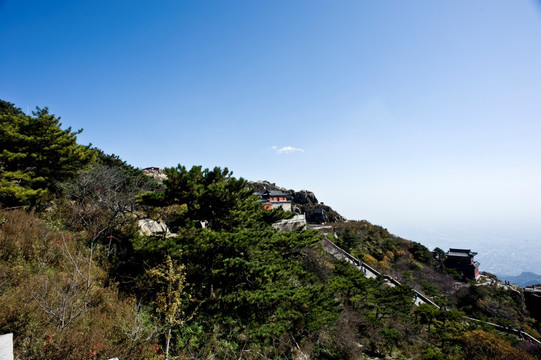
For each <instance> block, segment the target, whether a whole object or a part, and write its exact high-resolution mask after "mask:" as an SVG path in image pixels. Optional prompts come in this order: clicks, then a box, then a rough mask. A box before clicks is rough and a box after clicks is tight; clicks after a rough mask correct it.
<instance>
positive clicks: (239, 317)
mask: <svg viewBox="0 0 541 360" xmlns="http://www.w3.org/2000/svg"><path fill="white" fill-rule="evenodd" d="M0 126H1V128H0V135H1V137H0V140H1V141H2V143H1V144H2V148H1V150H2V153H1V154H0V171H1V173H0V200H1V202H2V203H1V206H2V207H0V302H1V303H2V307H1V308H0V333H6V332H13V333H14V336H15V351H16V357H17V358H21V359H44V358H46V359H109V358H114V357H118V358H120V359H160V358H164V357H165V358H170V359H188V358H191V359H193V358H197V359H215V358H220V359H269V358H273V359H301V358H302V359H309V358H313V359H360V358H363V357H364V356H366V355H368V356H371V357H380V358H383V357H390V358H408V359H409V358H412V359H462V358H479V359H488V358H491V359H492V358H496V359H497V358H502V359H503V358H510V359H514V358H516V359H519V358H520V359H529V358H530V357H529V356H530V355H529V354H533V355H534V356H538V355H539V353H540V352H541V350H540V349H539V347H536V345H535V344H525V343H522V344H519V342H518V340H517V339H516V337H515V338H513V337H512V336H504V335H502V334H499V333H497V332H495V330H494V329H493V327H491V326H488V325H483V323H482V322H474V321H471V320H469V319H468V318H465V317H464V314H467V315H470V316H476V317H479V318H481V319H483V320H490V321H493V322H497V323H499V324H501V325H503V326H504V327H516V328H518V329H521V330H526V331H528V332H530V333H532V334H534V335H539V334H538V333H537V332H536V330H537V329H539V324H538V323H537V322H536V320H535V319H532V318H531V317H529V314H528V312H527V310H526V308H525V306H524V303H523V300H522V297H521V294H520V292H519V291H516V290H513V289H504V288H500V287H495V286H494V287H492V286H478V285H477V284H475V285H473V284H472V285H471V286H467V285H461V286H458V287H459V288H460V289H459V290H456V288H455V287H457V284H456V283H453V280H452V278H451V277H450V276H449V274H448V270H447V269H445V267H444V265H443V256H444V253H443V251H441V249H440V250H439V251H436V252H435V253H436V255H437V256H436V259H435V260H434V259H433V257H432V256H433V254H432V253H431V252H430V251H429V250H428V249H427V248H426V247H424V246H423V245H421V244H418V243H413V242H411V241H407V240H405V239H401V238H399V237H396V236H394V235H392V234H390V233H389V232H388V231H387V230H386V229H384V228H382V227H380V226H375V225H372V224H370V223H369V222H367V221H358V222H337V223H334V224H333V229H332V230H325V231H329V233H328V234H326V235H322V234H318V233H316V232H314V231H309V230H297V231H291V232H280V231H278V230H276V229H274V228H273V227H272V226H271V225H272V224H273V223H274V222H276V221H277V220H280V219H284V218H287V217H288V216H291V215H292V214H290V213H289V214H288V213H285V212H284V211H282V210H281V209H278V210H273V211H268V210H265V209H264V208H263V206H262V204H261V203H260V202H259V201H258V199H257V198H256V197H255V196H254V195H253V193H252V190H249V189H248V187H247V182H246V180H244V179H242V178H235V177H234V176H233V175H232V173H231V172H230V171H229V170H228V169H227V168H226V169H222V168H219V167H215V168H214V169H212V170H210V169H203V168H202V167H200V166H194V167H192V168H191V169H189V170H188V169H187V168H186V167H184V166H181V165H179V166H177V167H175V168H168V169H165V174H166V175H167V179H166V180H164V182H163V184H158V183H156V182H155V181H154V180H153V179H152V178H150V177H146V176H144V175H143V174H142V172H141V171H140V170H139V169H136V168H134V167H133V166H130V165H129V164H127V163H125V162H124V161H122V160H121V159H120V158H119V157H118V156H115V155H107V154H105V153H104V152H103V151H101V150H99V149H89V148H87V147H84V146H80V145H78V144H77V143H76V135H77V134H78V132H72V131H71V129H69V128H68V129H67V130H62V129H61V124H60V123H59V118H56V117H55V116H54V115H50V114H49V113H48V111H47V109H43V110H41V109H38V110H37V111H36V112H35V113H34V115H33V116H27V115H25V114H24V113H23V112H22V111H21V110H20V109H18V108H16V107H15V106H14V105H13V104H10V103H8V102H4V101H0ZM38 135H39V136H38ZM53 196H56V197H54V201H48V200H50V199H53ZM45 204H46V205H47V210H46V211H42V212H31V208H33V209H34V210H35V211H40V210H42V209H43V208H44V206H40V205H45ZM20 205H28V206H26V209H25V210H23V209H11V208H12V207H15V206H17V207H21V206H20ZM8 208H10V209H8ZM149 218H150V219H153V220H156V221H161V222H162V223H163V224H166V225H168V226H169V229H170V230H171V231H170V232H166V231H161V232H156V233H154V234H153V235H149V236H145V235H142V233H140V232H139V231H138V228H137V223H138V220H141V219H144V220H149ZM322 236H327V237H328V239H331V240H332V241H335V242H336V243H337V244H338V245H340V246H342V247H344V248H346V250H348V251H350V252H351V253H352V254H353V255H354V256H356V257H359V258H361V259H362V260H363V261H365V262H366V263H368V264H369V265H371V266H373V267H375V268H377V269H378V270H380V271H381V272H382V273H385V274H389V275H391V276H393V277H395V278H398V279H399V281H400V282H401V283H402V285H397V283H395V282H390V281H388V279H389V277H384V276H379V277H377V278H372V279H369V278H367V277H365V276H364V274H363V273H362V272H361V271H359V270H358V269H357V268H356V267H354V266H353V265H352V264H350V263H347V262H345V261H338V260H335V259H334V258H333V257H332V256H330V255H329V254H327V253H326V252H325V251H324V250H323V247H322V246H321V245H320V244H321V243H320V241H319V240H320V239H321V238H322ZM395 285H396V286H395ZM413 288H415V289H418V290H422V291H423V292H425V293H426V294H427V295H430V296H432V297H433V299H434V301H436V302H437V303H438V304H440V305H442V307H441V308H437V307H434V306H431V305H427V304H424V305H421V306H418V307H417V306H415V305H414V304H413V302H414V298H415V297H414V292H413ZM458 310H461V311H464V312H459V311H458ZM526 345H527V346H526ZM527 352H528V353H529V354H528V353H527Z"/></svg>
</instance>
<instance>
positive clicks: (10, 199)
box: [0, 101, 94, 207]
mask: <svg viewBox="0 0 541 360" xmlns="http://www.w3.org/2000/svg"><path fill="white" fill-rule="evenodd" d="M32 114H33V115H32V116H28V115H25V114H24V113H23V112H22V111H21V109H18V108H16V107H15V106H13V105H12V104H10V103H8V102H5V101H2V102H1V103H0V149H2V150H1V152H0V203H1V204H2V205H3V206H5V207H10V206H18V205H30V206H36V205H38V204H39V203H40V202H42V201H44V200H47V199H49V198H50V197H51V196H52V195H53V194H54V193H55V192H56V191H57V185H58V183H59V182H62V181H65V180H67V179H70V178H72V177H74V176H75V174H76V173H77V171H78V170H79V169H81V168H82V167H84V166H85V165H87V164H88V163H89V162H90V161H91V160H92V158H93V156H94V155H93V152H92V151H91V150H90V149H89V148H88V147H87V146H82V145H79V144H77V135H78V134H80V133H81V131H82V130H78V131H72V130H71V128H69V127H68V128H67V129H62V128H61V126H62V123H61V122H60V117H56V116H55V115H54V114H49V110H48V109H47V108H46V107H45V108H43V109H40V108H36V110H35V111H34V112H33V113H32Z"/></svg>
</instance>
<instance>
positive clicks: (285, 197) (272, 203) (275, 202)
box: [255, 190, 291, 211]
mask: <svg viewBox="0 0 541 360" xmlns="http://www.w3.org/2000/svg"><path fill="white" fill-rule="evenodd" d="M255 195H257V196H259V201H260V202H262V203H263V206H264V207H265V209H267V210H271V209H275V208H278V207H281V208H282V209H284V211H291V197H290V195H289V193H287V192H284V191H281V190H265V191H263V192H256V193H255Z"/></svg>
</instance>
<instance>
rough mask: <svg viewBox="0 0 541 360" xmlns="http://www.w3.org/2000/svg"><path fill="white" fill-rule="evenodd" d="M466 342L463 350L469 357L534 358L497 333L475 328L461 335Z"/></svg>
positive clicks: (491, 358) (528, 359) (495, 359)
mask: <svg viewBox="0 0 541 360" xmlns="http://www.w3.org/2000/svg"><path fill="white" fill-rule="evenodd" d="M461 341H462V343H463V344H464V347H463V350H464V354H465V355H466V358H468V359H483V360H484V359H487V360H488V359H490V360H500V359H501V360H504V359H506V360H530V359H531V360H533V359H534V358H533V357H532V356H531V355H529V354H527V353H525V352H524V351H521V350H519V349H516V348H514V347H513V346H512V345H511V344H510V343H509V342H507V341H505V340H504V339H502V338H501V337H499V336H498V335H496V334H491V333H488V332H486V331H483V330H474V331H469V332H467V333H465V334H464V335H463V336H462V337H461Z"/></svg>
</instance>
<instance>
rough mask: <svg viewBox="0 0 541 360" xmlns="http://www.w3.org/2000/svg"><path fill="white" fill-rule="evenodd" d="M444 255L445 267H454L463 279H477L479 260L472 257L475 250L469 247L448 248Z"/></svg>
mask: <svg viewBox="0 0 541 360" xmlns="http://www.w3.org/2000/svg"><path fill="white" fill-rule="evenodd" d="M445 255H446V258H445V262H444V264H445V266H446V267H448V268H451V269H456V271H458V273H459V274H460V275H462V277H463V278H464V279H469V280H477V279H479V262H477V261H475V260H474V259H473V257H474V256H475V255H477V253H476V252H473V251H471V250H470V249H449V251H447V253H446V254H445Z"/></svg>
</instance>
